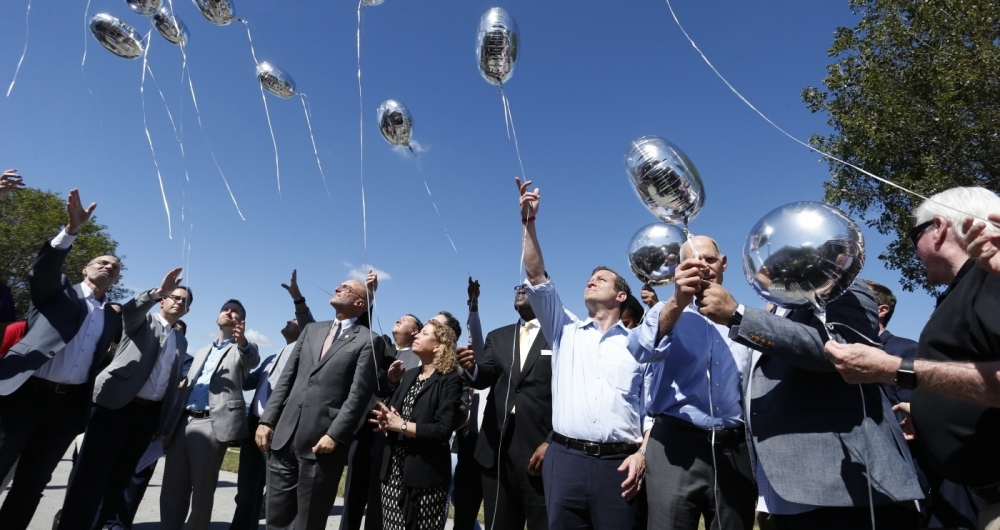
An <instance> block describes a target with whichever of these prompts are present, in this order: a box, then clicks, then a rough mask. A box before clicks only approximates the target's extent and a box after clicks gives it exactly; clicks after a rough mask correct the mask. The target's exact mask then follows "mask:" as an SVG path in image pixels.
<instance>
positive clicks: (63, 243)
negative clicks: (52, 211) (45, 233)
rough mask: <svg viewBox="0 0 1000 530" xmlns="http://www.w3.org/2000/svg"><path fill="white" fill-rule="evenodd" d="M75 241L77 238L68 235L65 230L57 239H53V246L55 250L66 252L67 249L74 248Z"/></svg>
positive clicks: (60, 232)
mask: <svg viewBox="0 0 1000 530" xmlns="http://www.w3.org/2000/svg"><path fill="white" fill-rule="evenodd" d="M74 241H76V236H74V235H71V234H67V233H66V229H65V228H63V229H62V230H60V231H59V233H58V234H56V237H53V238H52V241H51V244H52V248H54V249H58V250H66V249H67V248H69V247H71V246H73V242H74Z"/></svg>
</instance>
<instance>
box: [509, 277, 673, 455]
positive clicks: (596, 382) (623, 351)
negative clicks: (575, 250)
mask: <svg viewBox="0 0 1000 530" xmlns="http://www.w3.org/2000/svg"><path fill="white" fill-rule="evenodd" d="M524 285H525V288H526V289H527V293H528V300H529V301H530V302H531V308H532V309H533V310H534V312H535V315H536V316H537V317H538V322H539V323H540V324H541V328H542V333H544V334H545V336H546V338H548V339H549V344H550V345H551V346H552V429H553V430H554V431H555V432H558V433H559V434H561V435H563V436H568V437H570V438H576V439H580V440H587V441H590V442H599V443H617V442H625V443H642V435H643V433H644V432H645V431H646V430H648V429H649V428H651V427H652V425H653V419H652V418H651V417H647V415H646V403H647V402H648V399H649V393H648V390H649V388H650V386H651V384H652V375H653V370H652V369H651V368H650V366H649V365H648V364H639V363H638V362H636V360H635V358H634V357H632V354H630V353H629V351H628V336H629V330H628V329H626V328H625V326H624V325H622V323H621V321H619V322H617V323H616V324H614V325H613V326H611V327H610V328H608V330H607V331H606V332H602V331H601V328H600V326H599V325H598V324H597V322H595V321H594V320H593V319H590V318H588V319H587V320H583V321H581V320H580V319H578V318H577V317H576V316H575V315H574V314H573V313H571V312H570V311H569V310H567V309H566V308H565V307H564V306H563V304H562V300H561V299H560V298H559V295H558V293H556V289H555V286H554V285H553V284H552V282H551V281H546V282H545V283H542V284H539V285H531V283H530V282H528V281H525V282H524ZM515 340H517V338H516V337H515Z"/></svg>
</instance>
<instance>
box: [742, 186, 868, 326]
mask: <svg viewBox="0 0 1000 530" xmlns="http://www.w3.org/2000/svg"><path fill="white" fill-rule="evenodd" d="M864 264H865V238H864V235H863V234H862V233H861V229H860V228H858V224H857V223H855V222H854V220H853V219H851V218H850V217H848V216H847V214H845V213H844V212H842V211H840V210H839V209H837V208H835V207H833V206H830V205H829V204H825V203H822V202H796V203H792V204H787V205H785V206H782V207H780V208H776V209H774V210H772V211H771V212H770V213H768V214H767V215H765V216H764V217H763V218H762V219H761V220H760V221H758V222H757V224H756V225H755V226H754V227H753V230H751V231H750V235H749V236H747V241H746V244H744V245H743V273H744V274H746V277H747V281H748V282H750V285H751V286H752V287H753V289H754V290H755V291H757V294H759V295H760V297H761V298H763V299H764V300H767V301H768V302H772V303H774V304H777V305H779V306H781V307H786V308H808V307H812V308H815V309H820V310H821V309H822V308H823V307H824V306H826V304H828V303H830V302H832V301H833V300H836V299H837V297H839V296H840V295H842V294H844V292H845V291H847V289H848V287H850V286H851V284H852V283H853V282H854V280H855V279H856V278H857V277H858V273H860V272H861V268H862V267H864Z"/></svg>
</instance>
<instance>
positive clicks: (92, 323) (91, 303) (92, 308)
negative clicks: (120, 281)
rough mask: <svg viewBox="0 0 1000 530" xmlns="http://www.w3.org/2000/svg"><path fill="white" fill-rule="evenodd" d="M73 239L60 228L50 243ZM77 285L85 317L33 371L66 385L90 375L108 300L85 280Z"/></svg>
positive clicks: (67, 242)
mask: <svg viewBox="0 0 1000 530" xmlns="http://www.w3.org/2000/svg"><path fill="white" fill-rule="evenodd" d="M75 240H76V236H74V235H70V234H67V233H66V231H65V230H63V231H61V232H59V234H58V235H56V237H54V238H52V241H51V242H50V244H51V245H52V248H56V249H60V250H65V249H67V248H69V247H70V246H71V245H72V244H73V241H75ZM80 287H81V288H82V289H83V295H84V302H85V303H86V304H87V318H85V319H84V320H83V324H81V325H80V330H79V331H77V332H76V335H75V336H74V337H73V339H72V340H70V341H69V342H68V343H67V344H66V347H65V348H63V350H62V351H57V352H55V355H53V356H52V358H51V359H49V361H48V362H47V363H45V364H43V365H42V366H41V368H39V369H38V370H36V371H35V377H40V378H42V379H47V380H49V381H52V382H54V383H63V384H67V385H79V384H83V383H86V382H87V380H88V379H90V367H91V366H92V365H93V364H94V351H95V350H97V342H98V341H100V340H101V335H102V334H103V333H104V304H105V303H106V302H107V301H108V297H107V296H105V297H104V299H103V300H98V299H97V298H96V297H94V291H93V290H92V289H91V288H90V287H89V286H88V285H87V284H86V283H81V284H80Z"/></svg>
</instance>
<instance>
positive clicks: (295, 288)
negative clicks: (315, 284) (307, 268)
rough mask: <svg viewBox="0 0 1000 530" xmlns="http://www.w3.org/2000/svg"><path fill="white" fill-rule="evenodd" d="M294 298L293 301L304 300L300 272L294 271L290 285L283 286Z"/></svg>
mask: <svg viewBox="0 0 1000 530" xmlns="http://www.w3.org/2000/svg"><path fill="white" fill-rule="evenodd" d="M281 286H282V287H284V288H285V290H286V291H288V295H289V296H291V297H292V301H295V300H301V299H302V291H299V281H298V270H297V269H292V279H291V280H290V281H289V282H288V283H283V284H281Z"/></svg>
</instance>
